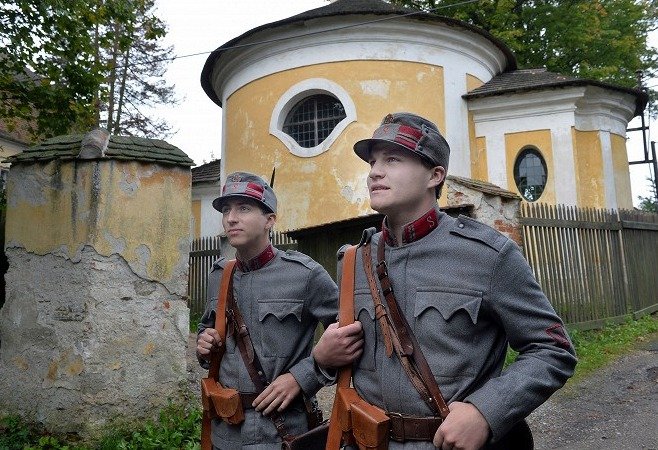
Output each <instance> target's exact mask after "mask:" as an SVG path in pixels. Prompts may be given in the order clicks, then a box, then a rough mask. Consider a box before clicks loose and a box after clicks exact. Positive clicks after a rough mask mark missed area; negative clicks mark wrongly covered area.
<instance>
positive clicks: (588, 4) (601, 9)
mask: <svg viewBox="0 0 658 450" xmlns="http://www.w3.org/2000/svg"><path fill="white" fill-rule="evenodd" d="M390 1H391V3H394V4H398V5H401V6H407V7H412V8H417V9H422V10H424V11H430V10H432V11H434V12H435V13H436V14H439V15H442V16H448V17H452V18H455V19H459V20H462V21H465V22H468V23H470V24H472V25H475V26H478V27H480V28H483V29H484V30H486V31H488V32H490V33H491V34H492V35H493V36H495V37H497V38H499V39H500V40H502V41H503V42H505V43H506V44H507V45H508V46H509V47H510V48H511V49H512V51H513V52H514V53H515V55H516V58H517V61H518V65H519V67H520V68H536V67H546V68H547V70H549V71H552V72H557V73H562V74H565V75H573V76H576V77H580V78H589V79H595V80H600V81H605V82H609V83H614V84H618V85H621V86H626V87H634V86H636V84H637V81H636V74H635V72H636V71H637V70H642V71H643V72H644V74H645V76H646V77H649V78H651V77H655V76H656V74H657V71H658V52H656V50H655V49H654V48H652V47H650V46H649V45H648V43H647V36H648V34H649V32H651V31H653V30H655V29H656V27H657V26H658V2H656V1H655V0H530V1H523V0H479V1H477V2H474V3H468V4H463V1H462V0H390ZM435 8H439V9H436V10H435Z"/></svg>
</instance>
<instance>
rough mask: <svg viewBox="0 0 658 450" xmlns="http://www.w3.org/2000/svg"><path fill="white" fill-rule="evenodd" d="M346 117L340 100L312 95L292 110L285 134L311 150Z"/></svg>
mask: <svg viewBox="0 0 658 450" xmlns="http://www.w3.org/2000/svg"><path fill="white" fill-rule="evenodd" d="M345 117H346V115H345V108H343V105H342V103H341V102H340V100H338V99H337V98H335V97H332V96H331V95H326V94H320V95H312V96H310V97H306V98H305V99H303V100H302V101H300V102H299V103H297V104H296V105H295V106H294V107H293V108H292V109H291V110H290V112H289V113H288V115H287V116H286V120H285V122H284V123H283V132H284V133H286V134H288V135H289V136H290V137H292V138H293V139H294V140H295V141H296V142H297V143H298V144H299V146H300V147H303V148H311V147H315V146H317V145H320V143H322V141H324V140H325V139H326V138H327V136H329V134H330V133H331V132H332V131H333V129H334V128H335V127H336V125H337V124H338V123H339V122H340V121H341V120H343V119H344V118H345Z"/></svg>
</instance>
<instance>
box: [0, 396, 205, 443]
mask: <svg viewBox="0 0 658 450" xmlns="http://www.w3.org/2000/svg"><path fill="white" fill-rule="evenodd" d="M200 435H201V411H200V409H199V408H198V407H194V408H186V407H183V406H177V405H173V404H170V405H169V406H167V407H166V408H164V409H163V410H162V411H161V412H160V415H159V418H158V420H155V421H147V422H146V423H144V422H140V423H139V424H135V423H133V424H119V425H117V424H115V425H113V426H112V427H111V428H109V427H108V431H107V432H106V433H105V434H104V436H103V437H102V438H101V439H100V440H99V441H98V442H94V443H91V444H77V443H74V442H70V441H69V440H67V439H66V438H65V437H63V436H56V435H50V434H42V433H39V432H37V430H36V429H34V428H32V427H31V426H30V425H28V424H26V423H24V422H23V421H21V420H20V419H19V418H17V417H15V416H8V417H4V418H2V419H0V449H2V450H169V449H172V450H173V449H180V450H199V449H200V448H201V447H200V444H199V436H200Z"/></svg>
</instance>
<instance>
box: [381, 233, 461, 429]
mask: <svg viewBox="0 0 658 450" xmlns="http://www.w3.org/2000/svg"><path fill="white" fill-rule="evenodd" d="M385 245H386V244H385V243H384V240H383V239H381V240H380V241H379V244H378V246H377V260H378V261H379V262H378V263H377V277H378V278H379V282H380V284H381V287H382V292H383V294H384V298H385V299H386V304H387V306H388V311H389V314H390V316H391V318H392V321H393V329H394V332H395V334H396V335H397V337H398V339H399V341H400V347H401V350H402V351H401V352H400V353H398V356H399V357H400V359H401V360H404V359H407V358H408V359H409V360H410V362H411V363H412V365H413V367H414V368H415V370H414V371H412V372H408V371H407V374H408V375H409V376H410V381H411V382H412V384H414V386H415V387H416V390H418V393H419V394H420V395H421V397H423V400H425V402H426V403H427V404H428V406H430V408H432V409H433V410H434V411H435V412H438V413H439V416H440V417H441V418H442V419H445V418H446V417H447V416H448V413H449V412H450V409H449V408H448V405H447V404H446V402H445V399H444V398H443V394H442V393H441V389H440V388H439V385H438V383H437V382H436V378H434V375H433V374H432V369H431V368H430V365H429V364H428V362H427V360H426V359H425V355H423V351H422V350H421V348H420V344H418V341H417V340H416V336H414V334H413V331H412V330H411V327H410V326H409V323H408V322H407V318H406V317H405V316H404V313H403V312H402V311H400V305H398V302H397V301H396V299H395V293H394V292H393V285H392V284H391V281H390V280H389V278H388V270H387V268H386V258H385V248H384V247H385ZM403 365H404V364H403ZM413 372H415V373H417V374H418V377H419V380H418V381H420V383H417V382H415V381H416V380H414V379H413V378H414V377H413V376H412V374H413ZM422 387H424V388H425V389H422ZM425 390H426V391H427V392H428V393H429V396H426V394H425V393H424V392H423V391H425Z"/></svg>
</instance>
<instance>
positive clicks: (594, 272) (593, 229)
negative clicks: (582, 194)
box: [188, 203, 658, 329]
mask: <svg viewBox="0 0 658 450" xmlns="http://www.w3.org/2000/svg"><path fill="white" fill-rule="evenodd" d="M520 220H521V226H522V228H523V238H524V247H523V249H524V253H525V256H526V258H527V259H528V262H529V263H530V266H531V267H532V269H533V271H534V273H535V276H536V278H537V280H538V281H539V283H540V285H541V286H542V289H543V290H544V292H546V295H547V296H548V298H549V299H550V301H551V303H552V304H553V306H554V307H555V309H556V310H557V312H558V313H559V314H560V316H561V317H563V319H564V320H565V322H566V323H568V324H569V325H570V326H571V327H573V328H579V329H588V328H598V327H601V326H602V325H604V324H605V323H608V322H621V321H623V320H625V318H626V317H628V316H629V315H633V316H635V317H639V316H642V315H644V314H648V313H652V312H654V311H658V273H657V271H656V268H658V214H648V213H642V212H639V211H625V210H619V211H616V210H602V209H591V208H585V209H582V208H576V207H567V206H562V205H558V206H552V205H544V204H529V203H524V204H523V205H522V207H521V219H520ZM272 241H273V243H274V245H275V246H276V247H278V248H281V249H287V248H295V247H296V245H297V244H296V242H295V241H294V240H293V239H291V238H289V237H288V236H287V235H285V234H283V233H275V234H274V236H273V239H272ZM225 245H226V244H225ZM221 248H222V242H221V239H220V237H219V236H214V237H205V238H200V239H196V240H194V241H193V242H192V245H191V248H190V259H189V261H190V269H189V289H188V297H189V306H190V312H191V314H193V315H195V316H200V315H201V314H202V313H203V310H204V308H205V304H206V299H207V298H208V296H207V290H206V289H207V288H206V283H207V279H208V273H209V272H210V269H211V266H212V263H213V261H215V260H216V259H217V258H219V256H220V255H221Z"/></svg>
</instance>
